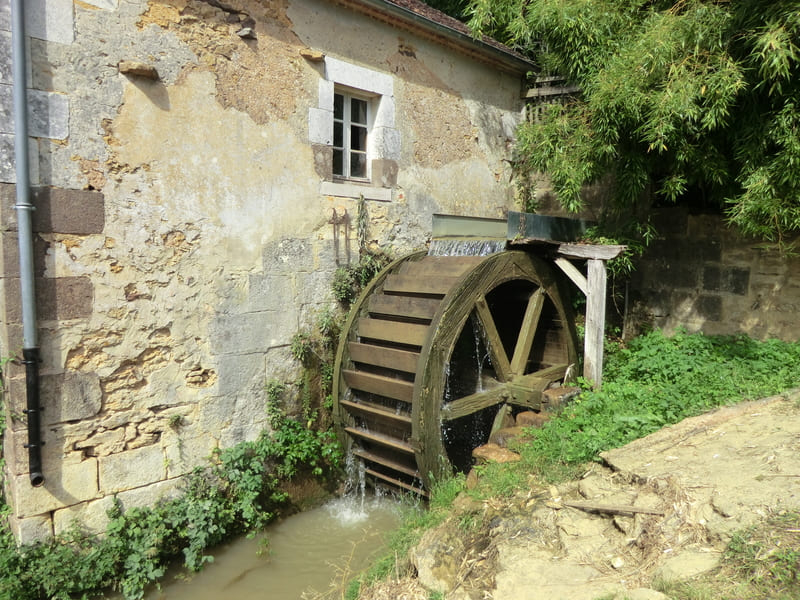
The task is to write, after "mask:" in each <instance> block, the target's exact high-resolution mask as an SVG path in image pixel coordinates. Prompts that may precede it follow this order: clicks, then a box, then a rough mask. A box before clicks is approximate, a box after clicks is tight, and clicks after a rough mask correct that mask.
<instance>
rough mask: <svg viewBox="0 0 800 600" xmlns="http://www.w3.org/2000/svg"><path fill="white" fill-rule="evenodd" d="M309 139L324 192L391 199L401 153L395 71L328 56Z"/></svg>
mask: <svg viewBox="0 0 800 600" xmlns="http://www.w3.org/2000/svg"><path fill="white" fill-rule="evenodd" d="M308 140H309V142H311V144H313V145H314V153H315V155H314V160H315V163H314V164H315V169H316V172H317V173H318V174H319V175H320V177H321V180H320V193H321V194H323V195H325V196H339V197H344V198H360V197H361V196H363V197H364V198H367V199H369V200H380V201H390V200H391V199H392V193H393V192H392V190H393V189H394V187H395V186H396V185H397V172H398V166H397V161H398V160H399V158H400V131H399V130H398V129H397V128H396V127H395V104H394V81H393V79H392V76H391V75H389V74H387V73H384V72H380V71H375V70H372V69H367V68H365V67H361V66H358V65H354V64H351V63H347V62H344V61H342V60H338V59H336V58H333V57H330V56H326V57H325V68H324V71H323V74H322V78H321V79H320V80H319V101H318V103H317V105H316V106H310V107H309V109H308Z"/></svg>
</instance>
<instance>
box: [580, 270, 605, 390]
mask: <svg viewBox="0 0 800 600" xmlns="http://www.w3.org/2000/svg"><path fill="white" fill-rule="evenodd" d="M606 279H607V275H606V265H605V263H604V262H603V261H602V260H599V259H596V258H593V259H590V260H589V262H588V264H587V280H588V283H589V293H588V294H586V329H585V331H584V341H583V376H584V377H586V379H589V380H590V381H592V382H593V383H594V387H595V389H598V388H600V385H601V384H602V382H603V333H604V329H605V323H606Z"/></svg>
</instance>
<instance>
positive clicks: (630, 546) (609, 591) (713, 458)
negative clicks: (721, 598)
mask: <svg viewBox="0 0 800 600" xmlns="http://www.w3.org/2000/svg"><path fill="white" fill-rule="evenodd" d="M602 456H603V459H604V461H605V464H604V465H599V464H598V465H593V466H592V467H591V468H590V469H589V471H588V472H587V473H586V474H585V475H584V476H583V477H582V478H581V479H580V480H578V481H571V482H568V483H565V484H562V485H559V486H558V487H557V488H556V487H551V488H549V489H542V487H541V486H540V485H536V484H535V483H533V482H532V487H531V489H530V490H528V491H526V492H525V493H524V494H520V495H518V496H516V497H514V498H511V499H508V500H504V501H492V502H485V503H477V502H475V501H473V500H471V499H469V498H467V497H466V496H462V497H460V498H459V499H457V500H456V503H455V504H456V505H455V507H454V514H453V516H452V517H451V518H449V519H448V520H447V521H446V522H445V523H444V524H442V525H441V526H439V527H438V528H436V529H434V530H431V531H429V532H428V533H427V534H426V535H425V536H424V537H423V539H422V540H421V542H420V543H419V544H418V546H417V547H416V548H415V549H414V550H413V551H412V553H411V556H410V559H411V562H412V563H413V565H414V566H415V567H416V571H417V577H415V578H404V579H402V580H400V581H394V582H386V583H384V584H381V585H378V586H375V587H373V588H372V589H370V590H365V591H364V593H362V596H361V598H362V600H382V599H383V598H391V599H392V600H404V599H405V600H417V599H421V600H425V599H427V598H428V597H429V592H428V591H427V590H437V591H440V592H442V593H443V594H444V597H445V598H447V599H448V600H467V599H469V600H479V599H480V600H484V599H488V598H491V599H494V600H533V599H537V598H542V599H547V600H561V599H563V600H594V599H596V598H599V597H616V598H619V599H620V600H621V599H623V598H627V599H630V600H649V599H653V600H655V599H664V598H666V596H664V595H663V594H660V593H659V592H656V591H654V590H652V589H650V585H651V584H652V582H653V581H654V580H657V579H659V578H661V579H686V578H691V577H694V576H696V575H699V574H702V573H704V572H707V571H709V570H711V569H713V568H714V567H715V566H716V565H717V564H718V563H719V560H720V558H721V556H722V551H723V550H724V548H725V546H726V544H727V542H728V541H729V539H730V535H731V534H732V533H733V532H734V531H737V530H741V529H743V528H745V527H747V526H748V525H751V524H753V523H755V522H757V521H759V520H761V519H763V518H765V517H767V516H770V515H772V514H779V513H780V512H781V511H786V510H797V509H800V390H794V391H792V392H789V393H786V394H783V395H781V396H775V397H771V398H766V399H764V400H760V401H756V402H747V403H742V404H738V405H736V406H731V407H727V408H723V409H720V410H716V411H714V412H711V413H708V414H705V415H702V416H699V417H694V418H691V419H686V420H684V421H682V422H681V423H678V424H677V425H674V426H672V427H667V428H665V429H662V430H661V431H658V432H656V433H653V434H651V435H649V436H647V437H645V438H642V439H640V440H637V441H635V442H633V443H631V444H628V445H627V446H625V447H623V448H619V449H616V450H612V451H610V452H606V453H604V454H603V455H602ZM473 517H474V518H473ZM472 522H475V523H480V525H478V526H472V527H470V525H469V524H470V523H472ZM425 588H427V590H426V589H425Z"/></svg>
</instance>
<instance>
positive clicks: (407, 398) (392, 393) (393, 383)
mask: <svg viewBox="0 0 800 600" xmlns="http://www.w3.org/2000/svg"><path fill="white" fill-rule="evenodd" d="M342 374H343V375H344V380H345V382H347V385H348V386H350V387H351V388H353V389H354V390H361V391H362V392H369V393H370V394H377V395H379V396H385V397H386V398H393V399H394V400H402V401H403V402H411V400H412V398H413V396H414V384H413V383H411V382H409V381H402V380H401V379H392V378H391V377H383V376H382V375H373V374H372V373H364V372H363V371H351V370H347V369H345V370H343V371H342Z"/></svg>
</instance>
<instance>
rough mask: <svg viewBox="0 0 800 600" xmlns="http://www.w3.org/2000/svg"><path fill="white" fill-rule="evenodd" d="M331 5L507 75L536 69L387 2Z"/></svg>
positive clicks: (354, 0)
mask: <svg viewBox="0 0 800 600" xmlns="http://www.w3.org/2000/svg"><path fill="white" fill-rule="evenodd" d="M332 1H333V2H335V3H336V4H340V5H342V6H345V7H347V8H351V9H353V10H356V11H358V12H360V13H362V14H366V15H368V16H370V17H372V18H374V19H377V20H379V21H382V22H384V23H387V24H389V25H392V26H394V27H400V28H402V29H405V30H407V31H411V32H413V33H416V34H418V35H420V36H422V37H425V38H427V39H430V40H432V41H434V42H437V43H439V44H442V45H444V46H446V47H450V48H454V49H456V50H458V51H459V52H462V53H463V54H466V55H467V56H469V57H471V58H474V59H475V60H478V61H480V62H483V63H487V64H489V65H491V66H493V67H495V68H498V69H500V70H502V71H505V72H508V73H513V74H516V75H524V74H525V73H527V72H529V71H533V70H535V68H536V65H535V64H534V63H533V62H532V61H530V60H528V59H526V58H524V57H523V56H521V55H519V54H516V53H515V52H513V51H511V50H510V49H507V50H504V49H503V48H498V47H495V46H493V45H491V44H488V43H486V42H484V41H483V40H480V39H477V38H474V37H472V36H471V35H468V34H466V33H462V32H460V31H457V30H455V29H452V28H450V27H447V26H446V25H443V24H441V23H437V22H436V21H434V20H431V19H429V18H427V17H425V16H424V15H420V14H417V13H415V12H413V11H411V10H409V9H407V8H404V7H402V6H398V5H396V4H393V3H391V2H387V1H386V0H332Z"/></svg>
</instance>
